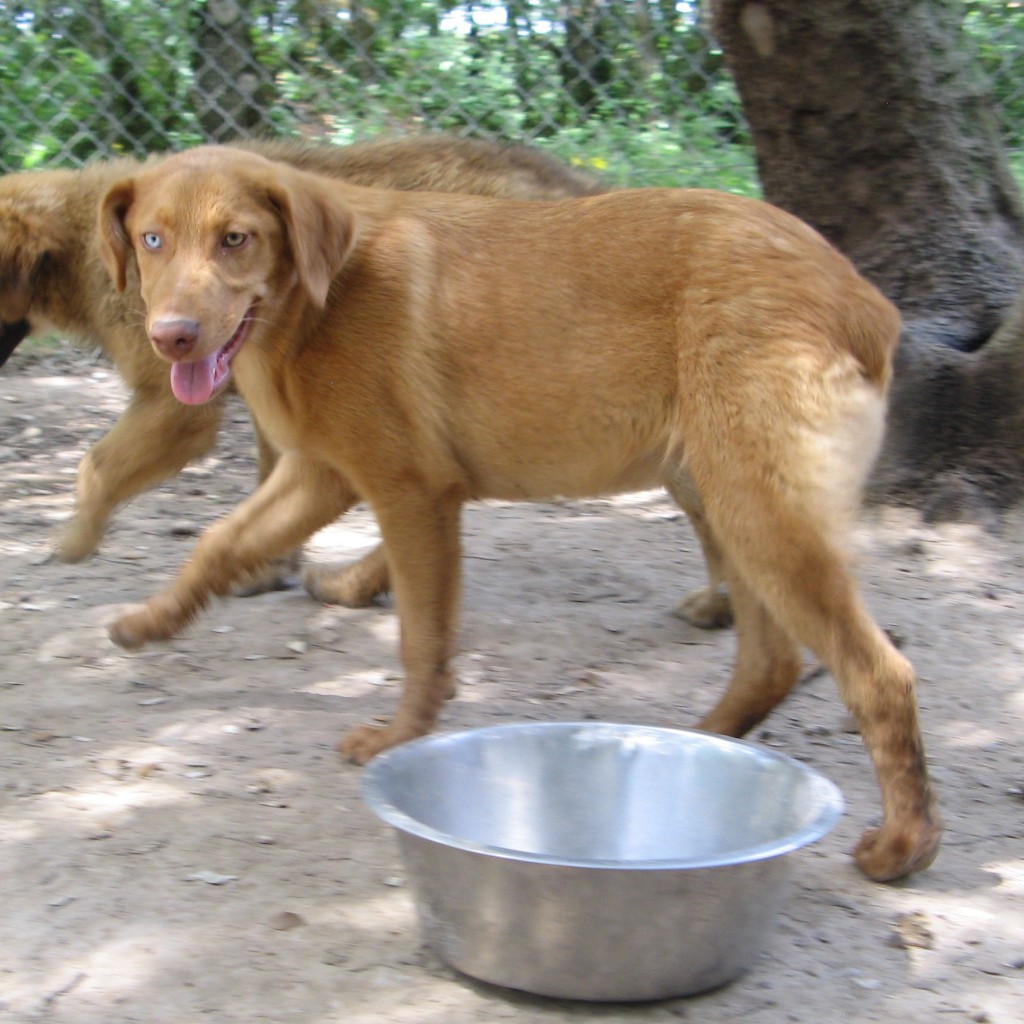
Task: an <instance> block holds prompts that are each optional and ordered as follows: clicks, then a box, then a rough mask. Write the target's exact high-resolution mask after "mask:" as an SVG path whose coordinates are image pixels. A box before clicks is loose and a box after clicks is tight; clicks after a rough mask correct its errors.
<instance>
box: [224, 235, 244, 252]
mask: <svg viewBox="0 0 1024 1024" xmlns="http://www.w3.org/2000/svg"><path fill="white" fill-rule="evenodd" d="M248 237H249V236H248V235H247V234H246V233H245V232H244V231H229V232H228V233H227V234H226V235H225V236H224V242H223V245H224V248H225V249H237V248H238V247H239V246H240V245H244V244H245V241H246V239H247V238H248Z"/></svg>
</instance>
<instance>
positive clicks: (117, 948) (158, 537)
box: [0, 351, 1024, 1024]
mask: <svg viewBox="0 0 1024 1024" xmlns="http://www.w3.org/2000/svg"><path fill="white" fill-rule="evenodd" d="M123 401H124V396H123V393H122V391H121V388H120V386H119V384H118V382H117V380H116V378H115V377H114V375H113V374H112V373H111V372H110V371H109V369H107V368H106V367H105V366H104V365H103V364H101V363H98V362H96V361H94V360H91V359H88V358H86V357H83V356H81V355H77V354H72V353H69V352H64V351H58V352H55V353H49V354H45V355H35V356H31V355H29V356H26V354H25V353H17V354H16V355H15V356H14V358H13V359H12V360H11V362H10V363H9V364H8V366H7V367H6V368H5V370H4V371H3V373H2V374H0V496H2V500H0V508H2V512H0V1021H3V1022H7V1021H11V1022H18V1024H22V1022H33V1021H46V1022H60V1024H128V1022H141V1024H191V1022H196V1021H201V1020H212V1021H217V1022H218V1024H236V1022H237V1024H250V1022H256V1021H273V1022H280V1024H290V1022H301V1024H340V1022H345V1024H372V1022H378V1021H380V1022H395V1024H442V1022H443V1024H477V1022H480V1021H491V1020H496V1019H501V1020H509V1021H514V1022H518V1024H555V1022H559V1021H569V1020H572V1021H603V1020H615V1021H645V1022H651V1024H661V1022H666V1021H677V1020H692V1021H711V1022H716V1024H717V1022H723V1021H731V1020H740V1019H742V1020H751V1021H757V1022H759V1024H784V1022H787V1024H788V1022H806V1024H826V1022H831V1021H838V1020H842V1021H847V1022H861V1021H896V1020H898V1021H901V1022H905V1024H910V1022H915V1024H916V1022H921V1024H924V1022H928V1024H935V1022H946V1021H948V1022H950V1024H955V1022H958V1021H974V1022H991V1024H1010V1022H1016V1021H1019V1020H1021V1019H1024V844H1022V842H1021V840H1022V839H1024V748H1022V747H1021V744H1020V738H1021V735H1022V720H1024V668H1022V666H1024V571H1022V570H1024V531H1022V529H1021V525H1022V520H1021V518H1019V517H1018V518H1017V519H1016V520H1014V521H1012V522H1010V523H1009V524H1008V525H1007V527H1006V529H1005V531H1004V534H1003V535H1002V536H999V537H994V536H991V535H986V534H983V533H982V532H980V531H979V530H977V529H975V528H972V527H968V526H943V527H931V526H928V525H924V524H922V523H921V522H920V521H919V520H918V519H917V518H916V517H915V516H914V515H913V514H912V513H910V512H907V511H901V510H894V509H883V510H874V511H872V512H870V513H868V514H866V515H865V517H864V520H863V522H862V524H861V526H860V527H859V528H858V531H857V534H856V538H855V540H856V550H857V552H858V556H859V567H858V572H859V575H860V577H861V578H862V580H863V581H864V586H865V589H866V591H867V594H868V598H869V601H870V603H871V605H872V607H873V608H874V610H875V611H876V614H877V616H878V618H879V620H880V622H881V623H882V624H883V625H884V626H885V627H886V628H888V629H890V631H892V632H893V634H894V635H896V636H898V637H899V638H900V640H901V641H902V644H903V648H904V650H905V652H906V653H907V654H908V655H909V656H910V658H911V659H912V660H913V661H914V663H915V664H916V666H917V668H918V671H919V673H920V680H921V685H920V703H921V708H922V716H923V724H924V729H925V733H926V737H927V743H928V753H929V756H930V760H931V763H932V766H933V772H934V778H935V782H936V785H937V788H938V790H939V794H940V797H941V800H942V804H943V809H944V812H945V815H946V818H947V823H948V833H947V839H946V842H945V845H944V847H943V850H942V853H941V855H940V857H939V860H938V861H937V863H936V864H935V866H934V867H933V868H932V869H931V870H930V871H928V872H926V873H924V874H922V875H920V876H918V877H915V878H914V879H912V880H911V881H910V882H908V883H905V884H902V885H897V886H882V885H876V884H872V883H870V882H868V881H866V880H865V879H864V878H862V877H861V876H860V875H859V874H858V873H857V872H856V870H855V869H854V867H853V864H852V861H851V860H850V857H849V851H850V849H851V848H852V846H853V845H854V843H855V841H856V838H857V837H858V836H859V834H860V832H861V830H862V829H863V828H865V827H866V826H868V825H869V824H871V823H872V822H873V821H874V820H875V819H876V816H877V814H878V811H879V804H878V797H877V793H876V788H875V783H874V780H873V776H872V773H871V770H870V766H869V763H868V760H867V757H866V755H865V753H864V750H863V748H862V746H861V744H860V740H859V738H858V736H856V735H855V734H854V733H853V732H852V731H851V726H850V721H849V718H848V716H847V715H846V713H845V711H844V709H843V707H842V705H841V704H840V702H839V700H838V697H837V696H836V693H835V688H834V686H833V684H832V681H831V679H830V678H829V677H828V676H827V675H824V674H821V673H819V672H815V671H813V665H811V664H810V663H809V664H808V669H809V671H808V675H807V679H806V681H805V682H804V683H802V684H801V686H800V688H799V690H798V692H796V693H795V694H794V695H793V697H792V698H791V699H790V701H789V702H788V703H787V704H786V705H785V706H784V707H783V708H782V709H780V711H778V712H777V713H776V714H775V715H774V716H773V717H772V719H771V720H770V721H769V722H768V723H766V725H765V727H763V728H762V729H760V730H758V732H757V734H756V736H755V737H754V738H756V739H760V740H761V741H763V742H765V743H767V744H770V745H772V746H776V747H778V748H779V749H780V750H782V751H784V752H786V753H789V754H792V755H794V756H796V757H798V758H800V759H802V760H804V761H806V762H807V763H809V764H811V765H813V766H815V767H816V768H818V769H820V770H821V771H822V772H824V773H826V774H827V775H829V776H830V777H831V778H832V779H833V780H835V781H836V782H837V783H838V784H839V785H840V786H841V788H842V790H843V792H844V795H845V797H846V801H847V812H846V814H845V816H844V818H843V819H842V821H841V823H840V825H839V826H838V827H837V828H836V829H835V831H834V832H832V833H831V834H830V835H829V836H828V837H827V838H826V839H825V840H823V841H822V842H820V843H819V844H817V845H816V846H814V847H812V848H810V849H807V850H805V851H803V852H802V853H800V854H799V855H798V862H797V864H796V871H795V875H796V884H795V886H794V891H793V894H792V898H791V899H790V901H789V903H788V905H787V908H786V910H785V912H784V913H783V915H782V917H781V919H780V920H779V922H778V927H777V929H776V930H775V932H774V934H773V935H772V937H771V939H770V942H769V944H768V947H767V949H766V950H765V952H764V953H763V955H762V956H761V957H760V959H759V960H758V961H757V962H756V964H755V965H754V966H753V967H752V969H751V970H750V971H749V972H748V973H747V974H745V975H744V976H743V977H741V978H740V979H739V980H737V981H736V982H734V983H733V984H732V985H730V986H728V987H726V988H724V989H721V990H719V991H717V992H713V993H711V994H707V995H704V996H700V997H697V998H692V999H677V1000H671V1001H668V1002H663V1003H654V1004H647V1005H636V1006H603V1005H594V1004H581V1003H567V1002H558V1001H549V1000H543V999H539V998H532V997H528V996H524V995H520V994H516V993H512V992H507V991H504V990H499V989H496V988H492V987H489V986H486V985H482V984H478V983H476V982H473V981H471V980H469V979H467V978H465V977H462V976H459V975H457V974H456V973H455V972H453V971H452V970H451V969H449V968H448V967H446V966H445V965H444V964H442V963H441V962H440V961H439V960H438V959H437V958H436V957H435V956H434V955H433V954H432V953H431V952H430V951H429V950H427V949H424V948H423V947H422V945H421V941H420V937H419V933H418V929H417V925H416V918H415V912H414V908H413V905H412V901H411V897H410V893H409V889H408V887H407V885H406V884H405V880H404V878H403V876H402V867H401V863H400V861H399V858H398V853H397V848H396V845H395V842H394V838H393V836H392V835H391V834H390V832H389V830H388V828H387V827H385V826H384V825H383V824H381V823H380V822H378V821H377V819H376V818H375V817H374V816H373V815H372V814H371V813H370V812H369V811H368V810H367V809H366V807H365V806H364V805H363V803H362V801H361V799H360V797H359V792H358V783H359V775H360V773H359V770H358V769H357V768H354V767H351V766H349V765H346V764H344V763H342V762H341V761H340V759H339V758H338V756H337V755H336V753H335V743H336V741H337V739H338V737H339V736H340V735H341V733H342V732H343V731H344V730H345V729H347V728H349V727H351V726H354V725H356V724H358V723H360V722H363V721H365V720H366V719H368V718H370V717H373V716H379V715H386V714H388V713H389V711H390V710H391V708H392V707H393V706H394V703H395V699H396V691H397V684H398V662H397V655H396V649H395V640H396V624H395V618H394V615H393V613H392V610H391V609H390V608H389V607H388V606H386V605H383V606H381V607H375V608H371V609H367V610H364V611H349V610H345V609H340V608H330V607H323V606H320V605H317V604H315V603H314V602H312V601H311V600H310V599H309V598H308V597H307V596H306V595H305V594H304V593H303V592H302V591H301V590H300V589H294V590H290V591H284V592H281V593H276V594H270V595H264V596H261V597H256V598H250V599H245V600H242V599H226V600H223V601H221V602H219V603H218V604H217V605H216V606H215V607H214V608H213V609H212V610H211V611H210V612H209V613H208V614H207V615H206V616H205V617H204V618H202V619H201V621H200V622H199V623H198V624H197V626H196V627H195V628H194V629H193V630H192V631H191V632H190V633H189V634H188V635H186V636H183V637H182V638H181V639H177V640H175V641H173V642H171V643H168V644H166V645H161V646H156V647H153V648H150V649H147V650H145V651H143V652H141V653H137V654H127V653H124V652H122V651H120V650H118V649H116V648H115V647H114V646H113V645H112V644H111V643H110V642H109V640H108V639H107V637H106V635H105V632H104V624H105V623H106V622H108V621H109V620H110V618H111V617H112V616H113V614H114V612H115V611H116V609H117V607H118V606H119V605H123V604H125V603H129V602H136V601H138V600H141V599H143V598H144V597H146V596H147V595H148V594H150V593H151V592H153V591H154V590H155V589H157V588H159V587H162V586H163V585H164V583H165V582H166V581H167V580H168V579H169V578H170V576H171V575H172V574H173V573H174V571H175V569H176V568H177V567H178V566H179V565H180V564H181V563H182V561H183V560H184V558H185V557H186V555H187V553H188V551H189V549H190V547H191V545H192V544H193V543H194V538H195V534H196V533H197V532H198V531H199V530H201V529H202V528H203V527H204V526H205V525H206V524H207V523H209V522H210V521H212V520H213V519H215V518H216V517H217V516H219V515H221V514H223V513H224V512H226V511H227V510H228V509H230V508H231V507H232V506H234V505H235V504H236V502H237V501H238V500H239V499H240V498H241V497H242V496H243V495H245V494H246V493H247V491H248V490H249V488H250V486H251V482H252V480H253V469H252V446H251V439H250V433H249V428H248V422H247V418H246V415H245V412H244V410H243V409H242V407H241V406H239V407H237V409H235V410H234V415H233V417H232V422H231V423H230V424H229V427H228V429H227V430H226V431H225V433H224V435H223V439H222V443H221V445H220V447H219V448H218V449H217V451H216V452H215V453H214V454H213V455H212V456H211V457H209V458H207V459H206V460H205V461H203V462H202V463H201V464H199V465H197V466H194V467H192V468H190V469H189V470H187V471H186V472H185V473H184V474H183V475H182V476H181V477H180V478H179V479H177V480H176V481H173V482H172V483H170V484H168V485H167V486H165V487H164V488H162V489H160V490H158V491H155V492H152V493H150V494H148V495H146V496H144V497H143V498H141V499H140V500H138V501H136V502H135V503H133V504H132V505H131V506H130V507H128V508H126V509H124V510H122V512H121V514H120V515H119V516H118V518H117V520H116V524H115V526H114V528H113V530H112V531H111V533H110V534H109V536H108V538H107V542H106V544H105V545H104V548H103V550H102V552H101V554H99V555H98V556H97V557H96V558H95V559H93V560H92V561H90V562H88V563H86V564H83V565H79V566H66V565H61V564H58V563H55V562H52V561H48V560H47V556H48V553H49V551H50V547H51V544H52V541H53V538H54V535H55V533H56V531H57V529H58V528H59V524H60V522H61V520H62V519H63V518H65V517H66V516H67V514H68V512H69V510H70V507H71V492H72V484H73V478H74V472H75V467H76V464H77V462H78V459H79V458H80V456H81V455H82V453H83V452H84V451H85V449H86V447H87V446H88V445H90V444H91V443H93V442H95V440H96V439H97V438H99V437H100V436H101V434H102V433H103V432H104V431H105V430H106V429H107V428H108V426H109V425H110V424H111V423H112V422H113V420H114V418H115V416H116V415H117V412H118V411H119V410H120V408H121V407H122V404H123ZM154 443H159V439H158V438H154ZM465 534H466V582H465V600H464V613H463V628H462V653H461V655H460V657H459V661H458V667H459V673H460V676H461V681H462V687H461V690H460V694H459V696H458V698H457V699H456V700H455V701H453V702H452V703H451V704H450V706H449V707H448V708H447V711H446V714H445V716H444V722H443V728H445V729H458V728H465V727H472V726H480V725H488V724H493V723H497V722H510V721H518V720H527V719H528V720H538V721H539V720H568V719H580V718H599V719H607V720H619V721H627V722H642V723H651V724H675V725H691V724H693V723H694V722H695V721H696V720H697V718H698V716H699V715H700V714H701V713H702V712H703V711H704V710H706V709H707V708H708V707H709V706H710V705H711V704H712V703H713V701H714V700H715V697H716V695H717V694H719V693H720V692H721V690H722V688H723V686H724V685H725V682H726V679H727V675H728V671H729V666H730V661H731V657H732V649H733V641H732V637H731V636H730V635H729V633H727V632H725V633H704V632H700V631H699V630H696V629H693V628H691V627H689V626H687V625H685V624H684V623H682V622H680V621H679V620H678V619H676V618H674V617H673V616H672V615H671V614H670V609H671V608H672V606H673V605H674V603H675V601H676V600H677V599H678V598H679V596H681V594H682V593H683V592H684V591H686V590H687V589H690V588H692V587H694V586H696V585H698V584H699V583H700V580H701V569H700V559H699V552H698V548H697V544H696V542H695V540H694V538H693V536H692V534H691V532H690V531H689V528H688V526H687V525H686V523H685V521H684V520H683V519H682V518H681V517H680V516H679V514H678V513H677V512H676V511H675V509H674V507H673V506H672V505H671V504H670V503H669V502H668V501H667V500H666V499H665V498H664V497H663V496H662V495H660V494H642V495H636V496H632V497H628V498H624V499H619V500H614V501H611V500H608V501H595V502H586V503H582V502H572V503H561V504H550V505H539V506H538V505H533V506H525V505H524V506H512V505H503V504H493V505H488V506H486V507H479V508H473V509H470V510H468V511H467V514H466V517H465ZM374 536H375V533H374V525H373V522H372V519H371V518H370V517H369V516H368V515H367V514H366V513H365V512H357V513H355V514H353V515H351V516H349V517H348V518H346V520H345V521H344V522H343V523H342V524H340V525H337V526H335V527H332V528H331V529H329V530H326V531H324V532H323V533H322V534H320V535H318V536H317V537H316V538H315V539H314V542H313V543H312V544H311V546H310V548H309V557H310V558H312V559H315V560H323V561H336V560H340V559H345V558H349V557H352V556H353V555H355V554H358V553H359V552H361V551H362V550H364V549H365V548H366V547H367V546H368V545H369V544H371V543H372V541H373V539H374ZM636 927H638V928H642V927H644V922H643V920H639V919H638V920H637V921H636Z"/></svg>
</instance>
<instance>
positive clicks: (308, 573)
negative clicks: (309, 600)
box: [302, 544, 391, 608]
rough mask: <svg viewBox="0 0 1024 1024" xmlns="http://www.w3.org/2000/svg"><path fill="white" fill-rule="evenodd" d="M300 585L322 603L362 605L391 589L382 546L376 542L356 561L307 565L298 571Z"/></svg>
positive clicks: (355, 606) (349, 606) (346, 605)
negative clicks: (301, 571) (302, 570)
mask: <svg viewBox="0 0 1024 1024" xmlns="http://www.w3.org/2000/svg"><path fill="white" fill-rule="evenodd" d="M302 585H303V586H304V587H305V588H306V590H307V591H308V592H309V595H310V597H313V598H315V599H316V600H317V601H323V602H324V604H340V605H344V606H345V607H346V608H365V607H366V606H367V605H370V604H372V603H373V602H374V600H376V599H377V598H378V597H380V596H382V595H383V594H386V593H387V592H388V591H389V590H390V589H391V574H390V571H389V570H388V562H387V558H386V557H385V554H384V545H383V544H378V545H377V546H376V547H375V548H374V549H373V550H372V551H370V552H367V554H365V555H363V557H362V558H360V559H359V560H358V561H356V562H350V563H348V564H346V565H316V566H309V567H308V568H307V569H306V570H305V572H303V574H302Z"/></svg>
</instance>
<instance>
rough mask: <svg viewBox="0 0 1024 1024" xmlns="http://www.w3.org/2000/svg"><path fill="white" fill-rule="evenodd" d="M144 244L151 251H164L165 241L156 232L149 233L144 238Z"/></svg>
mask: <svg viewBox="0 0 1024 1024" xmlns="http://www.w3.org/2000/svg"><path fill="white" fill-rule="evenodd" d="M142 244H143V245H144V246H145V247H146V248H147V249H150V250H153V249H162V248H163V245H164V240H163V239H162V238H161V237H160V236H159V235H158V234H157V233H156V232H155V231H147V232H146V233H145V234H144V235H143V236H142Z"/></svg>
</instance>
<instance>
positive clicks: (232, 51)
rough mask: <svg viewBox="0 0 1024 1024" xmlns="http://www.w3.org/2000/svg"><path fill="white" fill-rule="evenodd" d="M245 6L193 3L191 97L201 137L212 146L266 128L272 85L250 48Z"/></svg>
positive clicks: (228, 0)
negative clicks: (193, 54) (193, 82)
mask: <svg viewBox="0 0 1024 1024" xmlns="http://www.w3.org/2000/svg"><path fill="white" fill-rule="evenodd" d="M249 6H250V5H249V4H247V3H244V2H240V0H204V2H202V3H198V4H196V8H195V14H196V20H197V26H196V30H195V42H196V49H195V57H194V60H193V67H194V71H195V85H194V87H193V97H194V102H195V109H196V116H197V117H198V119H199V124H200V127H201V128H202V131H203V135H204V136H205V137H206V139H207V140H209V141H211V142H225V141H227V140H229V139H232V138H237V137H239V136H250V135H254V134H258V133H259V129H261V128H263V127H269V119H268V118H267V116H266V111H267V109H268V107H269V105H270V98H271V95H272V90H273V87H272V83H271V82H270V80H269V77H268V76H267V75H266V73H265V72H264V71H263V69H262V68H261V67H260V63H259V61H258V60H257V59H256V54H255V52H254V50H253V45H252V31H251V24H252V15H251V13H250V11H249V9H248V8H249Z"/></svg>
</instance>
